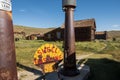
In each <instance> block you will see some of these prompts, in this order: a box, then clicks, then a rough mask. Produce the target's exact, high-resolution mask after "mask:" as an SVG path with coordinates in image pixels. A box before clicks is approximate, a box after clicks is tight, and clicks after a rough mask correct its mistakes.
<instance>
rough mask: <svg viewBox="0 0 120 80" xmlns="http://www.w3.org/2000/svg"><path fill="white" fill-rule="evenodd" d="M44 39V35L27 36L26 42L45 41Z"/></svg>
mask: <svg viewBox="0 0 120 80" xmlns="http://www.w3.org/2000/svg"><path fill="white" fill-rule="evenodd" d="M43 39H44V34H42V33H40V34H31V35H28V36H26V40H43Z"/></svg>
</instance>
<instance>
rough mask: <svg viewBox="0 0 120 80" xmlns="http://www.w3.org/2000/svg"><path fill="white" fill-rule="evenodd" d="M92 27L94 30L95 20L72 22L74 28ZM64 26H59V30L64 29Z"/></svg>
mask: <svg viewBox="0 0 120 80" xmlns="http://www.w3.org/2000/svg"><path fill="white" fill-rule="evenodd" d="M88 26H89V27H93V28H96V24H95V19H93V18H92V19H85V20H77V21H74V27H88ZM64 27H65V24H63V25H62V26H61V28H64Z"/></svg>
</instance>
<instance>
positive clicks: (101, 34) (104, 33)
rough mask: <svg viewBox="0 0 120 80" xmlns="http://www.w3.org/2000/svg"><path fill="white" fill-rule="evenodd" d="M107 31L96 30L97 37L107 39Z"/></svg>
mask: <svg viewBox="0 0 120 80" xmlns="http://www.w3.org/2000/svg"><path fill="white" fill-rule="evenodd" d="M107 37H108V36H107V31H101V32H95V39H103V40H106V39H107Z"/></svg>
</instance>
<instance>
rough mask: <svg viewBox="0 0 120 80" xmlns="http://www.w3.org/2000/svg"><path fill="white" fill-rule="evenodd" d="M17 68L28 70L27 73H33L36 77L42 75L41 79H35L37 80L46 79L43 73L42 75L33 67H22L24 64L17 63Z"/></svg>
mask: <svg viewBox="0 0 120 80" xmlns="http://www.w3.org/2000/svg"><path fill="white" fill-rule="evenodd" d="M17 67H19V68H21V69H24V70H26V71H29V72H31V73H33V74H35V75H40V77H39V78H37V79H35V80H42V79H44V77H45V76H44V75H43V73H42V72H41V71H39V70H37V69H34V68H31V67H28V66H25V65H22V64H20V63H17Z"/></svg>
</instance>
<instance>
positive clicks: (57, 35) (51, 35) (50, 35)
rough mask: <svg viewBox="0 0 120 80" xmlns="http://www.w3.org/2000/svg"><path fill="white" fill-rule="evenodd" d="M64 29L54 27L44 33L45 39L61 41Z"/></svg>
mask: <svg viewBox="0 0 120 80" xmlns="http://www.w3.org/2000/svg"><path fill="white" fill-rule="evenodd" d="M63 34H64V30H63V29H62V28H60V27H59V28H56V29H54V30H51V31H49V32H47V33H45V34H44V40H45V41H61V40H63V37H64V35H63Z"/></svg>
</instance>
